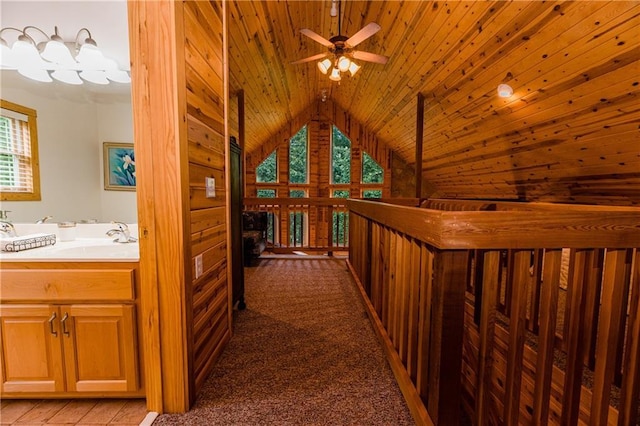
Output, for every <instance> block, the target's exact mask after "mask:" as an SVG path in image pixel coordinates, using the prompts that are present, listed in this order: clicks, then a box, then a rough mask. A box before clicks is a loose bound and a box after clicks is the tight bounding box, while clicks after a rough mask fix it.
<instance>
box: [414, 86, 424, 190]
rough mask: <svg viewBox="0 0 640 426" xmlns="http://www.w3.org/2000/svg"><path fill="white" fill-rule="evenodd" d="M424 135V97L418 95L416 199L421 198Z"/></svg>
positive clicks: (420, 94)
mask: <svg viewBox="0 0 640 426" xmlns="http://www.w3.org/2000/svg"><path fill="white" fill-rule="evenodd" d="M423 134H424V95H423V94H422V93H418V108H417V110H416V198H418V199H420V198H422V139H423Z"/></svg>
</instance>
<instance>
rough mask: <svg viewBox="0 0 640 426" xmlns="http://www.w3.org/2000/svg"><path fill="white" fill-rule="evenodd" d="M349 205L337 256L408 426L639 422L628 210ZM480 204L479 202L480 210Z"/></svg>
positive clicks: (638, 229) (635, 220)
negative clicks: (344, 247) (410, 418)
mask: <svg viewBox="0 0 640 426" xmlns="http://www.w3.org/2000/svg"><path fill="white" fill-rule="evenodd" d="M423 206H428V207H434V206H437V207H438V208H439V209H441V210H434V209H427V208H411V207H403V206H392V205H385V204H380V203H371V202H367V201H351V200H350V201H349V202H348V207H349V209H350V233H351V237H350V248H349V265H350V268H351V270H352V272H353V274H354V277H355V278H356V281H358V283H359V285H360V288H361V292H362V294H363V297H364V300H365V303H366V304H367V306H368V308H369V312H370V317H371V318H372V321H373V323H374V325H376V328H377V330H378V333H379V336H380V338H381V340H382V342H383V343H384V346H385V348H386V351H387V355H388V357H389V360H390V363H391V365H392V368H393V370H394V373H395V374H396V377H397V379H398V383H399V384H400V387H401V389H402V391H403V393H404V395H405V398H406V399H407V402H408V404H409V407H410V409H411V411H412V413H413V415H414V418H415V419H416V421H417V423H419V424H431V423H435V424H442V425H455V424H459V423H460V415H461V408H460V407H461V406H462V407H464V408H465V411H466V412H467V413H468V415H469V417H470V418H471V419H472V421H473V423H474V424H478V425H487V424H496V425H501V424H504V425H517V424H534V425H538V424H561V425H575V424H578V423H585V424H592V425H607V424H610V425H634V424H640V418H639V415H638V409H639V407H638V399H639V393H640V250H638V247H640V210H638V209H631V208H610V209H609V208H605V207H597V206H594V207H591V206H565V205H551V204H541V205H536V204H526V205H522V204H518V203H503V202H500V203H491V202H488V203H487V202H471V203H464V202H457V201H449V200H437V201H436V200H430V201H428V202H426V203H423ZM482 210H485V211H482Z"/></svg>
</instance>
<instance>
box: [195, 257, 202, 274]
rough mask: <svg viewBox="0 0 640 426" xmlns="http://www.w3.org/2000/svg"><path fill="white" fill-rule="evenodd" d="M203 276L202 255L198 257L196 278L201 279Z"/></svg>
mask: <svg viewBox="0 0 640 426" xmlns="http://www.w3.org/2000/svg"><path fill="white" fill-rule="evenodd" d="M201 275H202V255H201V254H199V255H197V256H196V278H200V276H201Z"/></svg>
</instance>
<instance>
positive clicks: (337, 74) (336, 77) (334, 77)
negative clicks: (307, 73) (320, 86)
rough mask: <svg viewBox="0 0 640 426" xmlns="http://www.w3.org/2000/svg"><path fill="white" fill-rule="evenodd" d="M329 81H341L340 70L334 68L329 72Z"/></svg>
mask: <svg viewBox="0 0 640 426" xmlns="http://www.w3.org/2000/svg"><path fill="white" fill-rule="evenodd" d="M329 80H331V81H340V80H342V77H340V70H339V69H338V68H334V69H332V70H331V75H330V76H329Z"/></svg>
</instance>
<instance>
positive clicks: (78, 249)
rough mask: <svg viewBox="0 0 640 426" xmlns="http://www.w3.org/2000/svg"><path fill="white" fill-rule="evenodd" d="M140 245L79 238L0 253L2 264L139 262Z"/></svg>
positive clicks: (110, 240)
mask: <svg viewBox="0 0 640 426" xmlns="http://www.w3.org/2000/svg"><path fill="white" fill-rule="evenodd" d="M138 260H140V254H139V245H138V243H137V242H135V243H126V244H122V243H115V242H113V241H112V239H111V238H106V237H105V238H77V239H75V240H73V241H58V242H57V243H56V244H55V245H52V246H46V247H39V248H35V249H32V250H25V251H20V252H16V253H8V252H0V261H2V262H31V261H38V262H70V261H73V262H100V261H102V262H137V261H138Z"/></svg>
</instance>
